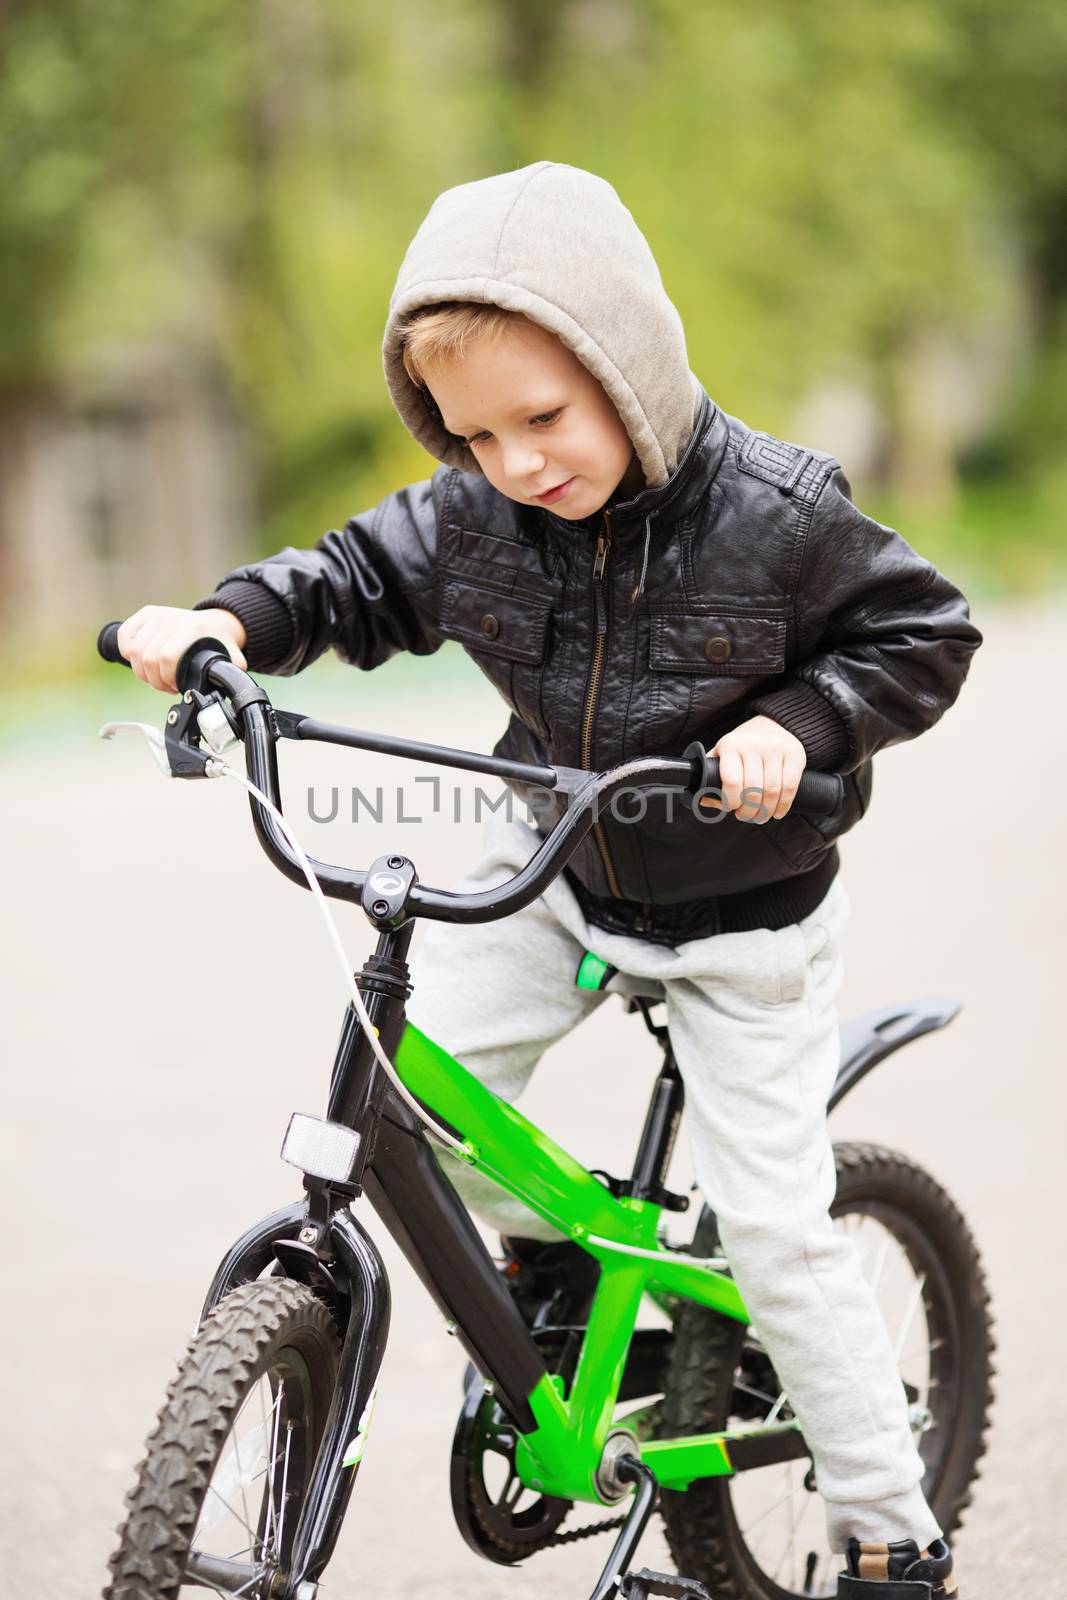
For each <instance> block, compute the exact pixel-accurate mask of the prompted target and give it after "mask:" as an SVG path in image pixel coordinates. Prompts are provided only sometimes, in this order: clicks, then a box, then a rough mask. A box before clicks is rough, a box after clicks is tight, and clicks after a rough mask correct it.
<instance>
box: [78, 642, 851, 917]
mask: <svg viewBox="0 0 1067 1600" xmlns="http://www.w3.org/2000/svg"><path fill="white" fill-rule="evenodd" d="M120 626H121V624H120V623H118V622H109V623H107V624H106V626H105V627H103V628H102V629H101V630H100V634H99V637H98V639H97V650H98V651H99V654H100V655H101V656H102V657H103V659H104V660H105V661H110V662H114V663H116V664H120V665H122V666H127V667H128V666H129V665H130V663H129V662H128V661H127V660H126V659H125V657H124V656H123V655H122V654H121V653H120V651H119V648H118V630H119V628H120ZM176 677H177V682H178V686H179V688H180V690H181V691H182V695H183V700H184V701H185V706H184V707H183V710H184V712H185V715H183V716H182V718H181V721H182V723H183V725H184V726H185V727H186V728H187V730H188V731H187V733H186V734H185V735H184V737H183V742H182V744H181V751H182V752H185V751H188V753H189V755H190V756H193V755H194V753H195V756H196V758H197V759H196V760H194V761H192V762H191V763H187V762H184V761H183V762H182V763H181V767H180V770H179V768H178V766H176V765H175V755H176V752H177V751H178V748H179V747H178V745H177V744H176V743H175V730H172V729H171V728H170V727H169V726H168V730H167V750H168V755H169V757H170V759H171V766H172V771H174V773H175V776H182V777H191V776H203V775H204V767H205V766H206V764H207V761H206V758H205V757H204V755H203V752H202V751H201V750H200V749H199V729H198V726H197V724H196V722H195V720H194V717H195V713H196V711H197V709H198V707H200V706H203V705H204V704H206V703H207V699H206V697H207V695H208V694H209V693H210V691H215V692H216V693H217V694H218V695H219V696H221V697H223V698H225V699H226V700H228V701H229V705H230V710H231V712H232V713H233V714H234V717H235V719H236V726H237V727H238V728H239V730H240V734H241V738H242V739H243V742H244V746H245V759H246V764H247V768H248V775H249V778H250V779H251V781H252V782H253V783H254V784H255V785H256V787H257V788H259V789H261V790H262V791H263V793H264V794H265V795H267V796H268V797H269V799H270V800H271V803H272V804H273V805H275V806H276V807H277V808H278V810H279V811H281V809H282V804H281V790H280V785H279V781H278V752H277V744H278V741H279V739H281V738H302V737H306V738H310V739H319V740H323V741H325V742H330V743H338V744H348V745H352V746H355V747H356V748H363V749H372V750H373V749H377V750H387V751H388V752H389V753H390V754H396V755H405V756H410V757H414V758H415V759H417V760H431V761H440V762H442V763H443V764H445V765H449V766H454V767H465V768H469V769H470V770H472V771H488V770H492V769H493V767H495V766H497V765H498V764H497V763H493V764H492V766H489V765H487V762H489V761H490V758H487V757H483V756H477V755H473V754H471V753H470V752H468V751H462V750H451V749H445V748H443V747H441V746H437V745H426V744H419V743H418V742H416V741H413V740H404V739H392V738H390V739H388V740H386V739H384V738H383V737H382V736H381V735H376V734H363V733H360V732H359V730H357V729H354V728H336V729H334V728H331V727H329V726H328V725H326V724H322V723H318V722H315V721H314V719H312V718H306V717H299V716H296V715H294V714H293V713H291V712H285V711H281V712H275V711H274V710H273V709H272V707H271V706H270V704H269V701H268V699H267V695H266V693H265V692H264V691H263V690H262V689H261V688H260V687H259V685H258V684H257V683H256V682H255V680H254V679H253V678H251V677H250V676H249V675H248V673H246V672H243V671H242V670H241V668H239V667H236V666H234V664H233V662H232V661H231V660H230V656H229V652H228V651H227V649H226V647H225V645H223V644H222V643H221V641H220V640H218V639H213V638H204V639H198V640H196V641H195V642H194V643H193V644H192V645H190V646H189V648H188V649H187V650H186V651H185V654H184V655H183V656H182V658H181V661H180V662H179V663H178V669H177V673H176ZM190 702H191V704H190ZM302 729H303V730H304V731H303V732H302ZM507 766H508V768H509V772H508V774H507V776H509V777H512V778H514V779H517V780H518V781H524V782H526V783H528V784H530V785H532V786H537V787H541V788H544V789H553V790H558V791H559V792H560V793H562V794H565V795H566V797H567V809H566V811H565V814H564V815H563V817H561V819H560V821H559V822H558V823H557V824H556V825H555V827H554V828H553V829H552V831H551V832H550V833H549V834H548V835H547V836H546V837H545V838H544V840H543V842H542V844H541V847H540V849H539V850H538V851H537V852H536V853H535V855H534V856H533V857H532V858H531V859H530V860H529V861H528V862H527V863H526V865H525V866H524V867H523V868H522V869H521V870H520V871H519V872H518V873H516V875H515V876H514V877H513V878H511V879H509V880H508V881H507V882H506V883H503V884H501V885H499V887H496V888H493V889H486V890H482V891H481V892H480V893H478V894H467V895H461V894H456V893H453V892H452V891H450V890H445V889H432V888H430V887H429V886H428V885H425V884H420V883H418V882H412V883H411V886H410V888H409V889H408V891H407V893H406V896H405V897H404V911H405V913H406V914H407V915H409V916H410V915H416V916H422V917H428V918H430V919H431V920H434V921H445V922H491V921H495V920H497V919H498V918H500V917H504V916H508V915H510V914H511V913H512V912H514V911H518V910H521V909H522V907H523V906H525V905H528V904H529V903H530V902H531V901H532V900H536V899H537V897H538V896H539V895H540V894H542V893H543V892H544V890H545V889H546V888H547V887H548V885H549V884H550V883H551V882H552V881H553V879H554V878H556V877H557V876H558V874H559V873H560V872H561V871H562V869H563V867H564V866H565V865H566V863H567V862H568V861H569V860H570V858H571V857H572V856H573V855H574V853H575V851H576V850H577V849H578V846H579V845H580V844H581V842H582V840H583V839H584V838H585V837H586V835H587V834H588V833H589V832H590V831H591V829H592V828H593V826H594V824H595V823H596V821H597V818H598V816H599V814H600V811H601V809H602V807H603V805H604V803H605V802H607V803H610V801H611V800H612V799H613V798H614V797H615V796H616V795H619V794H621V793H623V792H625V791H636V790H646V791H647V790H654V789H659V790H664V789H670V790H672V791H674V792H676V793H677V792H679V791H681V792H683V793H689V794H691V795H693V796H697V795H700V794H702V793H703V792H704V791H715V792H716V793H718V791H719V787H720V785H719V762H718V760H717V759H716V758H715V757H711V756H707V755H706V754H705V751H704V747H703V745H700V744H691V745H690V746H689V748H688V749H687V750H686V751H685V753H684V754H683V756H682V757H681V759H680V760H669V759H666V758H663V757H652V756H644V757H640V758H638V759H637V760H634V761H628V762H624V763H623V764H622V765H621V766H618V767H614V768H612V769H610V770H609V771H607V772H601V773H595V772H583V771H576V770H574V769H571V768H563V767H560V768H552V767H529V768H525V769H524V768H522V767H521V765H520V764H519V763H512V762H509V763H507ZM843 792H844V784H843V781H842V779H841V778H840V777H838V776H837V775H836V774H835V773H828V772H805V773H803V775H802V776H801V779H800V783H799V785H798V787H797V793H796V798H795V799H794V802H793V806H792V808H791V809H792V810H794V811H801V812H804V813H806V814H807V815H809V816H828V815H830V814H831V813H832V812H833V811H835V810H836V809H837V807H838V806H839V805H840V803H841V799H842V795H843ZM249 800H250V804H251V809H252V820H253V825H254V827H255V830H256V833H257V835H258V837H259V841H260V843H261V844H262V846H263V848H264V850H265V851H266V853H267V855H268V856H269V857H270V859H271V860H272V861H273V862H274V864H275V866H276V867H278V869H279V870H280V871H281V872H283V873H284V874H285V876H286V877H287V878H289V879H291V880H292V882H294V883H297V884H299V885H300V886H301V887H303V888H306V887H307V879H306V878H305V876H304V870H303V868H302V866H301V864H300V862H299V860H298V859H297V857H296V856H295V855H294V854H293V851H292V849H291V847H290V845H289V842H288V840H287V839H286V837H285V835H284V833H283V832H282V830H281V828H280V827H279V826H278V823H277V820H276V818H275V817H274V816H273V815H272V814H271V812H270V811H269V810H268V809H267V808H266V806H264V805H263V803H262V802H261V801H260V800H258V799H257V798H256V796H255V795H251V796H250V797H249ZM309 859H310V864H311V868H312V871H313V872H314V873H315V876H316V877H317V878H318V880H319V883H320V885H321V888H322V891H323V893H324V894H327V895H331V896H333V897H334V898H337V899H342V900H352V901H356V902H357V903H362V904H363V907H364V909H365V910H366V911H367V913H368V915H370V916H371V920H372V921H374V920H376V919H375V917H374V916H373V915H372V914H371V910H370V904H369V903H368V895H367V891H366V890H365V885H366V882H367V876H368V874H367V873H366V872H363V871H359V870H357V869H352V868H347V867H335V866H330V865H329V864H328V863H326V862H320V861H316V860H314V859H311V858H309ZM371 898H372V899H373V896H371Z"/></svg>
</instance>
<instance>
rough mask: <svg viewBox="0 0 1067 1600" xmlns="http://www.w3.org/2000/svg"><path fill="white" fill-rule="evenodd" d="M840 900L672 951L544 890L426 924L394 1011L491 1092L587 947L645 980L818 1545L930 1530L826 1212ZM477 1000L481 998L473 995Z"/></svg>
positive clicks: (510, 855)
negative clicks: (819, 1500)
mask: <svg viewBox="0 0 1067 1600" xmlns="http://www.w3.org/2000/svg"><path fill="white" fill-rule="evenodd" d="M538 844H539V840H538V838H537V835H536V834H535V833H534V832H533V830H532V829H531V828H530V827H529V826H528V825H527V824H526V823H524V822H521V821H518V820H510V821H509V820H506V819H505V818H504V816H503V815H499V816H494V817H491V818H490V820H489V824H488V826H487V829H486V839H485V845H486V848H485V853H484V855H483V858H482V860H481V862H480V863H479V865H478V868H477V869H476V871H475V872H474V873H473V874H472V875H471V876H470V877H468V878H467V879H465V880H464V883H463V884H462V887H463V888H464V889H466V890H474V889H484V888H488V887H490V886H492V885H495V884H498V883H501V882H503V881H504V879H505V878H507V877H510V876H511V875H512V873H514V872H515V871H516V870H517V869H518V868H519V867H520V866H521V865H523V864H524V863H525V862H526V861H528V860H529V858H530V856H531V855H532V854H533V853H534V852H535V850H536V848H537V846H538ZM848 913H849V905H848V898H847V896H846V893H845V889H844V885H843V884H842V883H841V880H840V877H838V878H836V879H835V880H834V882H833V884H832V885H831V887H830V889H829V891H828V893H827V894H826V896H825V898H824V899H823V901H822V902H821V904H820V905H818V906H817V907H816V908H815V910H814V911H813V912H812V913H811V914H810V916H808V917H805V918H804V920H803V921H802V922H799V923H794V924H792V925H791V926H789V927H786V928H781V929H779V930H778V931H776V932H772V931H771V930H770V929H757V930H756V931H754V932H751V933H724V934H718V935H716V936H715V937H713V938H708V939H694V940H691V941H689V942H687V943H684V944H681V945H678V946H677V947H675V948H669V947H667V946H663V945H655V944H650V943H648V942H647V941H644V940H641V939H634V938H628V937H623V936H621V935H617V934H610V933H605V932H603V931H602V930H600V929H599V928H593V927H590V926H589V925H588V924H587V923H586V921H585V918H584V917H583V915H582V913H581V910H580V909H579V907H578V904H577V901H576V900H575V898H574V895H573V893H572V892H571V890H570V888H569V887H568V885H567V884H566V882H565V881H564V880H563V879H557V880H556V882H555V883H554V884H552V885H551V887H550V888H549V889H548V891H547V892H546V894H545V895H544V896H543V897H542V898H541V899H540V900H537V901H535V902H534V903H533V904H532V905H530V906H528V907H527V908H526V909H525V910H524V911H521V912H519V913H518V914H517V915H515V916H512V917H508V918H506V919H505V920H503V921H501V922H492V923H484V924H479V925H476V926H471V927H457V926H452V925H448V924H437V923H431V924H428V925H427V924H424V925H423V929H422V931H421V933H420V935H419V939H418V941H417V942H416V946H415V949H414V952H413V957H412V969H413V976H414V980H415V992H414V995H413V997H412V1000H411V1003H410V1006H409V1015H410V1017H411V1020H412V1021H413V1022H414V1023H415V1024H416V1025H417V1026H418V1027H419V1028H421V1029H422V1031H423V1032H424V1033H427V1034H428V1035H429V1036H430V1037H431V1038H433V1039H434V1040H435V1041H436V1042H437V1043H438V1044H440V1045H442V1046H444V1048H445V1049H446V1050H448V1051H449V1052H450V1053H451V1054H452V1055H454V1056H455V1057H456V1058H457V1060H459V1061H462V1062H463V1064H464V1066H466V1067H467V1068H468V1069H469V1070H470V1071H471V1072H472V1073H474V1074H475V1076H476V1077H478V1078H479V1079H480V1080H481V1081H482V1082H483V1083H485V1084H486V1085H488V1087H489V1088H490V1089H492V1090H493V1091H494V1092H495V1093H496V1094H498V1095H500V1096H501V1097H502V1098H503V1099H505V1100H508V1101H512V1100H514V1099H515V1098H516V1097H517V1096H518V1095H519V1094H520V1093H521V1091H522V1089H523V1088H524V1086H525V1085H526V1083H527V1081H528V1079H529V1077H530V1075H531V1073H532V1072H533V1069H534V1067H535V1066H536V1065H537V1062H538V1060H539V1059H540V1057H541V1055H542V1053H543V1052H544V1051H545V1050H546V1049H547V1048H548V1046H549V1045H551V1044H553V1043H554V1042H555V1041H556V1040H558V1039H560V1038H562V1037H563V1035H564V1034H566V1033H568V1032H569V1031H570V1030H571V1029H572V1028H573V1027H574V1026H575V1024H576V1023H578V1022H580V1021H581V1020H582V1018H583V1017H585V1016H587V1015H588V1014H589V1013H590V1012H591V1011H592V1010H594V1009H595V1008H596V1007H597V1006H598V1005H599V1004H600V1003H602V1001H603V1000H604V998H605V996H604V995H603V994H600V993H592V992H590V991H588V990H582V989H578V988H576V987H575V982H574V979H575V974H576V972H577V968H578V963H579V961H580V959H581V956H582V953H583V952H584V951H585V950H587V949H588V950H592V951H594V952H595V953H596V954H597V955H598V956H600V957H602V958H603V959H604V960H605V961H606V962H608V963H609V964H610V965H612V966H615V967H618V969H619V972H620V974H621V975H622V974H624V975H628V976H630V977H632V978H636V979H640V980H642V987H647V986H648V984H649V981H650V980H651V982H652V984H653V985H658V986H661V987H662V992H663V994H664V996H665V998H666V1003H667V1021H668V1024H669V1027H670V1033H671V1041H672V1044H673V1047H674V1053H675V1057H676V1059H677V1062H678V1067H679V1070H680V1072H681V1074H682V1078H683V1080H684V1084H685V1106H686V1119H685V1120H686V1125H687V1127H688V1131H689V1139H690V1143H691V1149H692V1159H693V1171H694V1174H695V1176H696V1180H697V1183H698V1184H699V1186H700V1188H701V1190H702V1191H703V1193H704V1195H705V1197H706V1199H707V1201H708V1203H709V1204H710V1205H711V1206H712V1207H713V1208H714V1210H715V1212H716V1215H717V1216H718V1219H719V1227H720V1235H721V1238H722V1243H723V1246H724V1248H725V1251H726V1254H727V1256H728V1258H729V1261H730V1268H731V1271H732V1273H733V1276H734V1278H735V1279H736V1281H737V1284H738V1287H739V1288H740V1290H741V1293H742V1295H743V1296H744V1299H745V1303H746V1305H747V1307H748V1310H749V1314H750V1315H751V1317H752V1321H753V1324H754V1327H755V1329H756V1331H757V1332H758V1334H759V1336H760V1338H761V1339H762V1341H763V1344H764V1347H765V1349H766V1351H767V1353H768V1355H769V1357H770V1359H771V1361H772V1362H773V1364H774V1368H775V1371H776V1372H777V1374H778V1377H779V1378H780V1380H781V1383H782V1387H783V1388H784V1389H785V1391H786V1393H787V1394H788V1396H789V1401H790V1404H791V1405H792V1407H793V1409H794V1411H795V1413H796V1415H797V1417H798V1419H799V1421H800V1425H801V1427H802V1429H803V1432H804V1437H805V1439H806V1440H807V1442H808V1444H809V1445H810V1447H811V1450H812V1455H813V1459H814V1463H815V1476H816V1482H817V1485H818V1488H819V1492H820V1494H821V1495H822V1497H823V1500H824V1502H825V1505H826V1513H827V1531H828V1535H829V1541H830V1546H831V1549H832V1550H834V1551H835V1552H842V1551H844V1549H845V1548H846V1545H847V1542H848V1539H849V1536H850V1535H855V1536H856V1537H857V1538H859V1539H863V1540H892V1539H904V1538H913V1539H915V1540H916V1541H917V1542H918V1546H919V1549H920V1550H922V1549H925V1547H926V1546H927V1545H928V1544H929V1542H930V1540H931V1539H934V1538H937V1537H939V1535H940V1532H941V1530H940V1528H939V1526H938V1524H937V1521H936V1519H935V1518H934V1516H933V1513H932V1512H931V1511H930V1509H929V1507H928V1505H927V1503H926V1500H925V1498H924V1496H923V1493H922V1490H921V1488H920V1487H919V1481H920V1479H921V1478H922V1475H923V1467H922V1462H921V1460H920V1457H919V1454H918V1451H917V1449H916V1447H915V1443H914V1441H913V1438H912V1434H911V1430H910V1426H909V1422H908V1414H907V1401H906V1397H905V1393H904V1388H903V1385H902V1383H901V1380H900V1376H899V1373H898V1370H897V1364H896V1360H895V1357H894V1354H893V1350H892V1347H891V1344H890V1339H889V1335H888V1332H887V1329H886V1326H885V1322H884V1319H883V1317H882V1314H881V1312H880V1310H879V1308H878V1305H877V1302H876V1301H875V1299H874V1296H873V1293H872V1291H871V1290H870V1288H869V1286H868V1285H867V1283H866V1281H865V1279H864V1276H863V1271H862V1267H861V1263H860V1259H859V1256H858V1254H857V1251H856V1249H855V1246H854V1245H853V1244H852V1242H851V1240H850V1239H848V1238H846V1237H845V1235H844V1234H843V1233H842V1232H841V1231H840V1230H839V1229H835V1228H834V1227H833V1226H832V1224H831V1221H830V1217H829V1214H828V1208H829V1206H830V1204H831V1202H832V1200H833V1198H834V1191H835V1187H836V1175H835V1168H834V1157H833V1152H832V1149H831V1144H830V1137H829V1133H828V1131H827V1125H826V1105H827V1101H828V1099H829V1096H830V1091H831V1089H832V1087H833V1082H834V1078H835V1076H836V1073H837V1070H838V1067H839V1065H840V1045H839V1036H838V1016H837V1010H836V1006H835V997H836V995H837V993H838V990H839V988H840V985H841V980H842V975H843V965H842V956H841V942H842V938H843V935H844V931H845V925H846V923H847V920H848ZM487 996H492V997H493V1002H492V1003H489V1004H487ZM445 1169H446V1171H447V1172H448V1176H449V1178H450V1180H451V1181H452V1182H453V1183H454V1184H455V1186H456V1188H457V1189H458V1190H459V1191H460V1193H461V1194H462V1195H463V1197H464V1199H465V1201H466V1202H467V1204H468V1205H469V1206H470V1207H471V1209H472V1210H474V1211H475V1212H476V1213H477V1214H478V1215H479V1216H480V1217H482V1218H484V1220H485V1221H486V1222H488V1223H489V1224H490V1225H492V1226H493V1227H496V1228H499V1229H500V1230H501V1231H502V1232H511V1233H515V1234H518V1235H522V1236H526V1237H539V1238H558V1237H559V1234H558V1233H557V1232H556V1231H555V1230H554V1229H552V1228H550V1227H549V1226H548V1225H547V1224H545V1223H544V1222H543V1221H541V1220H540V1219H539V1218H536V1217H535V1216H534V1214H533V1213H532V1212H530V1211H529V1210H527V1209H526V1208H525V1207H523V1206H521V1205H520V1204H519V1202H517V1201H515V1200H514V1199H513V1198H512V1197H510V1196H508V1195H506V1194H504V1192H503V1191H501V1190H499V1189H497V1188H496V1187H495V1185H493V1184H491V1183H490V1182H489V1181H488V1180H487V1179H485V1178H484V1177H482V1176H481V1175H480V1174H478V1173H475V1172H471V1170H470V1169H469V1168H466V1167H464V1166H463V1165H462V1163H460V1162H458V1161H455V1160H454V1159H452V1158H446V1161H445Z"/></svg>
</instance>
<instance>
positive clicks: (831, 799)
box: [704, 756, 845, 817]
mask: <svg viewBox="0 0 1067 1600" xmlns="http://www.w3.org/2000/svg"><path fill="white" fill-rule="evenodd" d="M704 771H705V778H704V785H705V787H706V788H708V789H721V788H722V783H721V781H720V778H719V758H718V756H708V757H707V758H706V761H705V767H704ZM844 793H845V782H844V779H843V778H841V777H839V775H838V774H837V773H836V772H804V773H802V774H801V777H800V782H799V784H798V785H797V792H796V799H795V800H794V801H793V804H792V806H791V807H790V811H791V812H793V811H796V812H799V813H800V814H801V815H803V816H808V817H830V816H832V815H833V814H834V812H835V811H836V810H837V808H838V806H839V805H840V804H841V801H842V799H843V798H844Z"/></svg>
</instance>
